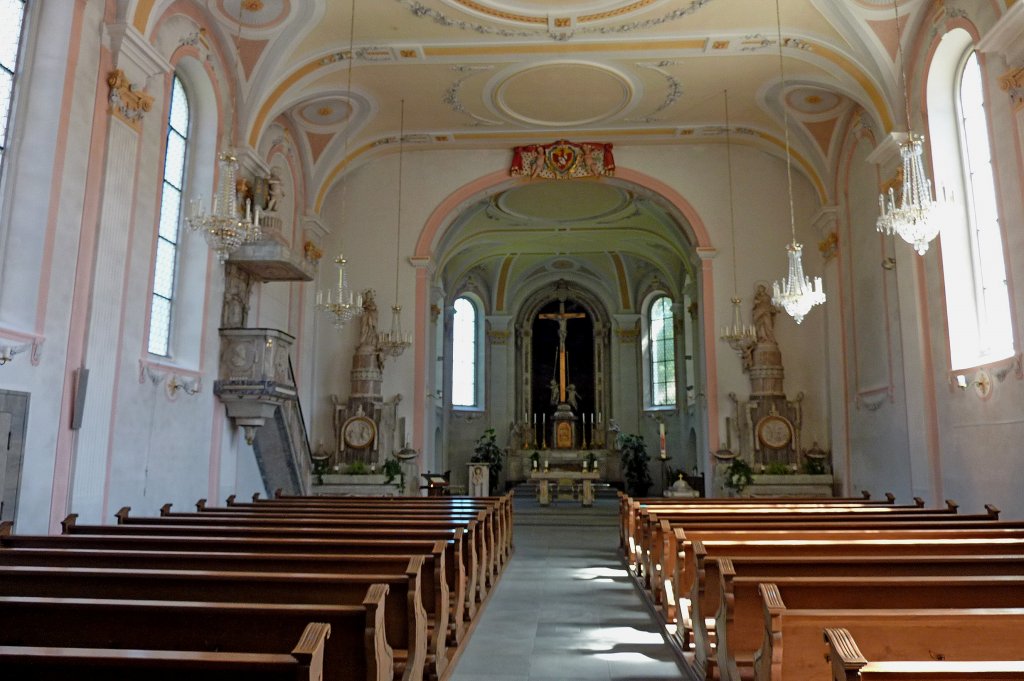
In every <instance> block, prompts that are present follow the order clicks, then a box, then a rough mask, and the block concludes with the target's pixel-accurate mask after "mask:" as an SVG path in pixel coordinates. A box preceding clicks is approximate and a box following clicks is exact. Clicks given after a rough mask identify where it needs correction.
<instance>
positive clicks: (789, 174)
mask: <svg viewBox="0 0 1024 681" xmlns="http://www.w3.org/2000/svg"><path fill="white" fill-rule="evenodd" d="M775 25H776V27H777V28H778V32H779V39H778V40H779V78H780V79H781V80H782V98H781V101H782V129H783V132H784V133H785V137H786V184H787V186H788V188H789V231H790V233H791V235H792V237H793V243H794V244H796V211H795V210H794V209H793V169H792V165H793V164H792V160H791V158H790V150H789V110H788V109H787V108H786V68H785V66H784V62H783V59H782V14H781V12H780V11H779V3H778V1H776V3H775Z"/></svg>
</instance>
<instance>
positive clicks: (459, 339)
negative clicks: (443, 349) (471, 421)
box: [452, 296, 483, 408]
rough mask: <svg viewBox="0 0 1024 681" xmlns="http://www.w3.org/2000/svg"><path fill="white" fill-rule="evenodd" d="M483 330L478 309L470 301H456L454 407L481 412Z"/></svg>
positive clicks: (467, 299)
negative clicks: (479, 410) (468, 408)
mask: <svg viewBox="0 0 1024 681" xmlns="http://www.w3.org/2000/svg"><path fill="white" fill-rule="evenodd" d="M481 335H482V328H481V324H480V314H479V310H478V308H477V305H476V304H475V303H474V302H473V300H471V299H470V298H468V297H465V296H463V297H460V298H456V299H455V318H454V319H453V321H452V406H454V407H470V408H481V407H482V406H483V399H482V395H481V390H480V388H481V386H482V384H483V381H482V380H481V373H482V371H481V369H482V364H483V363H482V362H481V361H480V350H481V346H482V343H481V342H480V340H481Z"/></svg>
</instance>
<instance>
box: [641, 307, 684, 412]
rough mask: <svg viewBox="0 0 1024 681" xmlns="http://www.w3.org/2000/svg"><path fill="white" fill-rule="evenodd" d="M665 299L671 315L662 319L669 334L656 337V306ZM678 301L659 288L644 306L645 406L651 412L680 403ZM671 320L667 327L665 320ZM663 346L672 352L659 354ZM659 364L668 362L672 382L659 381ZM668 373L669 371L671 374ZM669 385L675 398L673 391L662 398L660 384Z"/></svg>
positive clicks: (668, 314) (668, 313) (662, 325)
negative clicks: (677, 355)
mask: <svg viewBox="0 0 1024 681" xmlns="http://www.w3.org/2000/svg"><path fill="white" fill-rule="evenodd" d="M661 301H667V307H666V310H665V311H666V312H667V316H663V317H661V318H660V320H657V321H660V322H661V328H662V329H663V330H664V329H666V328H667V330H668V333H667V334H662V335H661V336H659V338H655V336H654V334H655V327H656V324H655V322H656V320H655V318H654V313H655V308H656V307H657V306H658V305H659V304H660V303H661ZM674 307H675V300H673V298H672V296H670V295H669V294H668V293H667V292H665V291H656V292H654V293H652V294H651V295H650V297H649V298H648V299H647V301H646V304H645V305H644V315H643V320H644V342H643V348H642V352H643V355H644V362H643V365H644V405H645V409H647V410H648V411H657V410H672V409H676V408H678V406H679V362H678V361H677V357H676V354H677V353H676V312H675V309H674ZM666 320H668V323H667V327H666V325H665V321H666ZM665 335H668V336H669V338H667V339H665V338H664V336H665ZM659 344H660V345H661V346H662V349H664V348H665V347H667V348H668V349H669V350H670V351H669V352H668V353H666V355H665V356H663V357H660V358H659V356H658V354H659V353H658V352H657V351H656V349H655V348H656V346H657V345H659ZM657 365H667V366H668V369H667V372H671V381H664V382H661V381H658V380H657V375H658V373H659V372H658V369H657ZM667 372H666V373H667ZM659 385H665V386H671V391H670V393H671V397H670V398H668V394H669V391H668V390H666V400H665V401H660V400H659V393H658V386H659Z"/></svg>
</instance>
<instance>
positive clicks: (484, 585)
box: [115, 506, 494, 613]
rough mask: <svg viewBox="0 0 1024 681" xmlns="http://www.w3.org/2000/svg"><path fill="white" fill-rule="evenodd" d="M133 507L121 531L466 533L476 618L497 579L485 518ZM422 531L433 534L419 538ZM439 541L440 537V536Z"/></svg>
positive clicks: (124, 512)
mask: <svg viewBox="0 0 1024 681" xmlns="http://www.w3.org/2000/svg"><path fill="white" fill-rule="evenodd" d="M130 513H131V508H130V507H128V506H124V507H122V508H121V509H119V510H118V512H117V513H116V514H115V517H116V518H117V523H118V525H119V526H129V525H131V526H146V527H153V528H157V527H159V528H160V529H161V531H164V530H166V531H168V532H170V533H174V532H184V529H182V530H167V528H168V527H179V528H185V527H186V526H195V527H218V528H220V529H218V531H217V533H218V534H224V531H226V530H228V529H230V528H237V529H239V530H245V529H247V528H248V529H252V528H257V527H258V528H260V530H261V531H262V530H274V529H275V528H276V529H284V530H288V531H289V532H291V533H294V534H296V535H302V536H329V535H335V534H337V533H338V532H341V531H344V532H345V533H360V532H362V533H363V535H364V536H378V537H395V538H399V537H405V536H408V537H430V536H431V535H430V534H429V533H432V532H433V533H438V532H441V533H444V532H451V531H455V530H459V529H461V530H464V531H465V533H466V534H465V539H466V542H467V545H468V548H469V551H468V552H467V551H466V550H463V556H469V557H471V558H472V560H473V565H472V566H469V565H467V566H466V574H467V577H468V578H469V584H468V587H469V589H470V592H469V593H467V597H469V596H472V597H473V599H474V602H473V605H472V610H473V613H475V610H476V603H481V602H483V600H484V599H485V598H486V596H487V592H488V585H489V575H490V574H491V563H490V562H489V558H488V557H489V556H490V555H491V553H492V552H493V550H494V546H493V544H492V543H491V542H490V541H489V537H488V536H487V535H486V534H485V533H484V532H483V530H482V527H483V523H482V519H483V514H480V517H479V518H477V519H467V520H461V519H445V518H434V519H431V518H426V519H405V518H403V519H395V520H388V519H386V518H382V519H377V518H367V517H359V516H352V515H347V514H342V515H335V514H331V515H328V516H320V515H315V516H292V515H286V516H275V515H273V514H269V515H268V516H258V517H245V516H238V517H229V516H217V515H212V514H204V513H180V514H174V515H173V516H161V517H147V516H132V515H130ZM418 532H423V533H427V534H422V535H418V534H417V533H418ZM433 538H437V537H436V536H435V537H433Z"/></svg>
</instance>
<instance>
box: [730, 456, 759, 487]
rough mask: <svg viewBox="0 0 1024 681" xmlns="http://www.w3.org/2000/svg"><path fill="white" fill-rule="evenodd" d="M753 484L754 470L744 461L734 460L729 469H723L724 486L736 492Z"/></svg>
mask: <svg viewBox="0 0 1024 681" xmlns="http://www.w3.org/2000/svg"><path fill="white" fill-rule="evenodd" d="M752 482H754V470H753V469H752V468H751V467H750V464H748V463H747V462H746V461H744V460H743V459H740V458H738V457H737V458H735V459H733V460H732V463H730V464H729V467H728V468H726V469H725V486H726V487H728V488H729V489H733V490H736V491H737V492H741V491H743V488H744V487H746V486H747V485H749V484H751V483H752Z"/></svg>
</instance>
